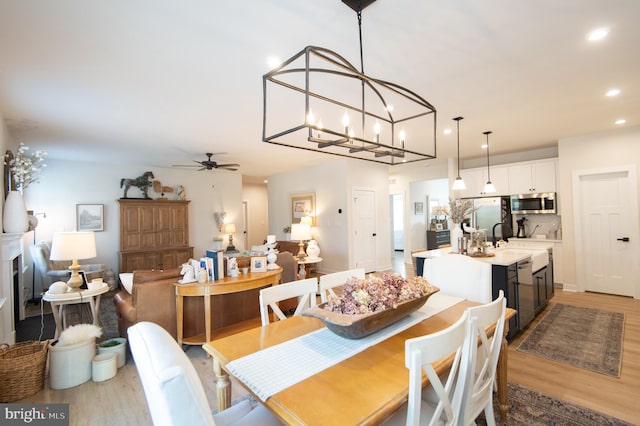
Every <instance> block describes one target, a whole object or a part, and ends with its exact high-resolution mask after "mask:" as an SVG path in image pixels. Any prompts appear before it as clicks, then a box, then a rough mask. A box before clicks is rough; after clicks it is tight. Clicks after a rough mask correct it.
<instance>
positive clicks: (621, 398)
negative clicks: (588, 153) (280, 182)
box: [21, 262, 640, 426]
mask: <svg viewBox="0 0 640 426" xmlns="http://www.w3.org/2000/svg"><path fill="white" fill-rule="evenodd" d="M394 270H396V271H397V272H400V273H402V274H403V275H405V273H406V274H408V275H412V274H413V273H412V270H413V267H412V265H411V264H407V265H404V264H402V263H401V262H394ZM552 302H554V303H565V304H571V305H576V306H584V307H593V308H598V309H605V310H611V311H618V312H624V313H625V314H626V322H625V333H624V344H623V345H624V352H623V358H622V370H621V373H622V374H621V377H620V378H611V377H608V376H605V375H602V374H598V373H591V372H588V371H585V370H581V369H577V368H572V367H569V366H567V365H564V364H559V363H555V362H552V361H547V360H545V359H542V358H537V357H534V356H530V355H526V354H523V353H520V352H518V351H517V350H516V348H517V346H518V344H519V343H520V341H521V340H522V338H523V337H524V335H526V333H528V331H529V330H530V329H531V328H532V327H533V326H534V325H535V324H536V321H534V322H533V323H532V325H531V326H530V327H529V328H528V329H527V330H525V332H524V333H521V334H520V335H519V336H518V337H517V338H516V339H514V341H513V342H511V344H510V346H509V381H511V382H514V383H519V384H521V385H523V386H526V387H528V388H530V389H534V390H537V391H540V392H542V393H544V394H547V395H550V396H553V397H555V398H558V399H562V400H566V401H570V402H574V403H576V404H578V405H581V406H584V407H589V408H592V409H594V410H597V411H600V412H603V413H606V414H609V415H611V416H615V417H617V418H620V419H622V420H625V421H627V422H630V423H633V424H640V403H638V396H640V301H638V300H633V299H631V298H624V297H618V296H609V295H601V294H594V293H570V292H563V291H561V290H560V291H557V292H556V296H555V297H554V299H553V301H552ZM538 318H540V316H538ZM186 353H187V354H188V355H189V358H190V359H191V361H192V362H193V364H194V366H195V368H196V370H197V371H198V374H199V375H200V378H201V379H202V383H203V385H204V387H205V391H206V393H207V396H208V398H209V401H210V404H211V407H215V406H216V395H215V382H214V377H215V376H214V375H213V372H212V362H211V360H210V359H208V358H206V355H205V353H204V351H203V350H202V348H200V347H197V346H193V347H189V349H188V350H187V352H186ZM232 389H233V395H232V399H236V398H238V397H240V396H242V395H244V394H246V391H245V390H244V389H243V388H242V386H241V385H239V384H237V383H235V382H234V384H233V386H232ZM21 402H38V403H42V402H45V403H46V402H52V403H53V402H64V403H69V409H70V424H71V425H105V426H106V425H113V424H117V425H150V424H151V418H150V416H149V412H148V408H147V404H146V400H145V397H144V393H143V390H142V385H141V384H140V380H139V378H138V374H137V371H136V368H135V365H134V364H133V362H132V361H131V360H130V359H129V360H128V361H127V364H126V365H125V366H124V367H122V368H121V369H120V370H119V371H118V374H117V375H116V377H114V378H113V379H111V380H108V381H106V382H101V383H94V382H92V381H89V382H87V383H84V384H82V385H80V386H76V387H74V388H71V389H65V390H51V389H49V387H48V383H46V384H45V389H44V390H42V391H41V392H39V393H37V394H36V395H34V396H33V397H30V398H27V399H25V400H23V401H21Z"/></svg>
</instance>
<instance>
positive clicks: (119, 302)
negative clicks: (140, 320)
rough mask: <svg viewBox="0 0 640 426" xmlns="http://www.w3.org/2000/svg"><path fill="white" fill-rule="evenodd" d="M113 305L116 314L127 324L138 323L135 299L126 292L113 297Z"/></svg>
mask: <svg viewBox="0 0 640 426" xmlns="http://www.w3.org/2000/svg"><path fill="white" fill-rule="evenodd" d="M113 304H114V305H116V312H117V313H118V314H119V315H120V316H121V317H122V318H124V319H125V320H126V321H127V322H130V323H132V324H135V323H136V308H135V307H134V306H133V297H132V296H131V295H130V294H129V293H127V292H126V291H119V292H118V293H116V294H115V295H114V296H113Z"/></svg>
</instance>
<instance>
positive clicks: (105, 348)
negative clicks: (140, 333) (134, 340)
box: [98, 337, 127, 368]
mask: <svg viewBox="0 0 640 426" xmlns="http://www.w3.org/2000/svg"><path fill="white" fill-rule="evenodd" d="M106 352H116V353H117V354H118V368H120V367H122V366H123V365H124V364H125V363H126V362H127V339H125V338H124V337H114V338H112V339H107V340H105V341H104V342H100V343H98V353H99V354H103V353H106Z"/></svg>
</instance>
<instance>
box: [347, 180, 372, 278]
mask: <svg viewBox="0 0 640 426" xmlns="http://www.w3.org/2000/svg"><path fill="white" fill-rule="evenodd" d="M375 201H376V200H375V193H374V192H373V191H370V190H362V189H356V190H354V191H353V200H352V203H351V204H352V207H353V208H352V211H353V259H354V261H355V267H356V268H364V271H365V272H373V271H375V270H376V215H375V212H376V202H375Z"/></svg>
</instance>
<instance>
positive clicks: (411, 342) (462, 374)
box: [385, 312, 476, 426]
mask: <svg viewBox="0 0 640 426" xmlns="http://www.w3.org/2000/svg"><path fill="white" fill-rule="evenodd" d="M474 327H475V324H474V320H472V319H471V318H470V317H469V314H468V312H465V313H464V314H463V315H462V316H461V317H460V319H458V321H456V322H455V323H454V324H453V325H451V326H449V327H448V328H446V329H444V330H441V331H439V332H437V333H433V334H428V335H426V336H421V337H416V338H413V339H408V340H406V341H405V364H406V366H407V368H408V369H409V398H408V401H407V409H406V410H405V409H402V408H401V409H400V410H398V411H397V412H396V413H394V415H393V416H391V418H389V419H388V420H387V421H386V422H385V425H405V424H406V425H411V426H417V425H420V424H429V425H436V424H438V425H439V424H446V425H455V424H457V423H458V422H459V420H460V418H461V415H462V412H461V410H462V407H463V406H464V401H463V398H464V391H465V389H466V387H467V386H466V384H467V382H468V380H470V379H471V374H472V372H473V368H472V361H473V359H472V347H473V346H475V344H476V341H475V340H473V339H472V336H474V334H473V332H472V331H473V329H474ZM449 356H453V357H454V359H453V364H452V366H451V368H450V369H449V370H448V371H444V372H442V371H441V372H440V375H438V372H436V369H435V368H434V367H433V365H434V364H436V365H437V361H440V360H442V359H444V358H447V357H449ZM423 371H424V372H425V373H426V375H427V378H428V379H429V383H430V386H431V387H430V388H429V389H430V390H433V394H434V395H435V398H434V399H432V400H427V399H425V398H423V397H422V392H423V390H422V387H423V380H422V377H423V375H422V372H423ZM443 382H444V383H443Z"/></svg>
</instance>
